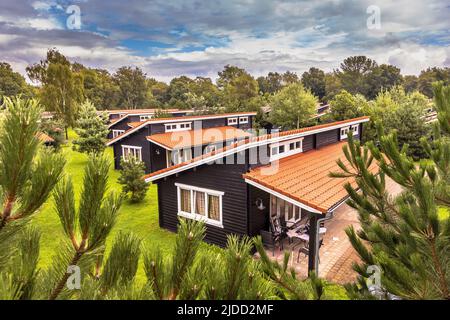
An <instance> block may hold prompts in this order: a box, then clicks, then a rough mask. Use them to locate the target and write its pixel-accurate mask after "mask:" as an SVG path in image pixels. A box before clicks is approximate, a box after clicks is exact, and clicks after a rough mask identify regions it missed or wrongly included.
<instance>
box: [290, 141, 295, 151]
mask: <svg viewBox="0 0 450 320" xmlns="http://www.w3.org/2000/svg"><path fill="white" fill-rule="evenodd" d="M294 149H295V143H294V142H291V143H290V144H289V150H294Z"/></svg>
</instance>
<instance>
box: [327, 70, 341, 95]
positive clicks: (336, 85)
mask: <svg viewBox="0 0 450 320" xmlns="http://www.w3.org/2000/svg"><path fill="white" fill-rule="evenodd" d="M341 90H342V83H341V80H340V78H339V77H338V76H337V74H336V73H335V72H329V73H327V74H325V97H324V98H323V100H324V102H329V101H330V100H332V99H333V98H334V97H335V96H336V95H337V94H338V93H339V92H341Z"/></svg>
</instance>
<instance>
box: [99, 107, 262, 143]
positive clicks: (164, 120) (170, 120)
mask: <svg viewBox="0 0 450 320" xmlns="http://www.w3.org/2000/svg"><path fill="white" fill-rule="evenodd" d="M255 115H256V112H233V113H221V114H209V115H199V116H183V117H171V118H156V119H149V120H147V121H142V122H136V123H133V127H132V128H131V129H129V130H127V131H125V132H124V133H123V134H121V135H119V136H117V137H115V138H113V139H111V140H109V141H108V142H107V143H106V145H107V146H110V145H111V144H113V143H115V142H116V141H119V140H120V139H122V138H124V137H126V136H127V135H129V134H130V133H133V132H135V131H137V130H139V129H140V128H143V127H145V126H146V125H148V124H154V123H173V122H187V121H195V120H204V119H220V118H228V117H239V116H255Z"/></svg>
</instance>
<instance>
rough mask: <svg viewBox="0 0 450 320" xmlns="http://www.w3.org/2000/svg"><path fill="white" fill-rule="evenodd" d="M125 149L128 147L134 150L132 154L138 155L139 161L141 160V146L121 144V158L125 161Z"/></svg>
mask: <svg viewBox="0 0 450 320" xmlns="http://www.w3.org/2000/svg"><path fill="white" fill-rule="evenodd" d="M125 149H129V150H130V151H131V150H135V152H133V153H134V154H137V155H138V159H139V161H142V147H138V146H128V145H124V144H123V145H122V158H123V159H124V160H125V161H128V159H127V158H126V157H125Z"/></svg>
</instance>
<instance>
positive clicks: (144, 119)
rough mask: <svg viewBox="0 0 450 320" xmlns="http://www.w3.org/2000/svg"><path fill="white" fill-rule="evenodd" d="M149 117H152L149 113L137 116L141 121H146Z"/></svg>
mask: <svg viewBox="0 0 450 320" xmlns="http://www.w3.org/2000/svg"><path fill="white" fill-rule="evenodd" d="M151 118H152V116H150V115H144V116H139V119H140V120H141V121H147V120H150V119H151Z"/></svg>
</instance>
